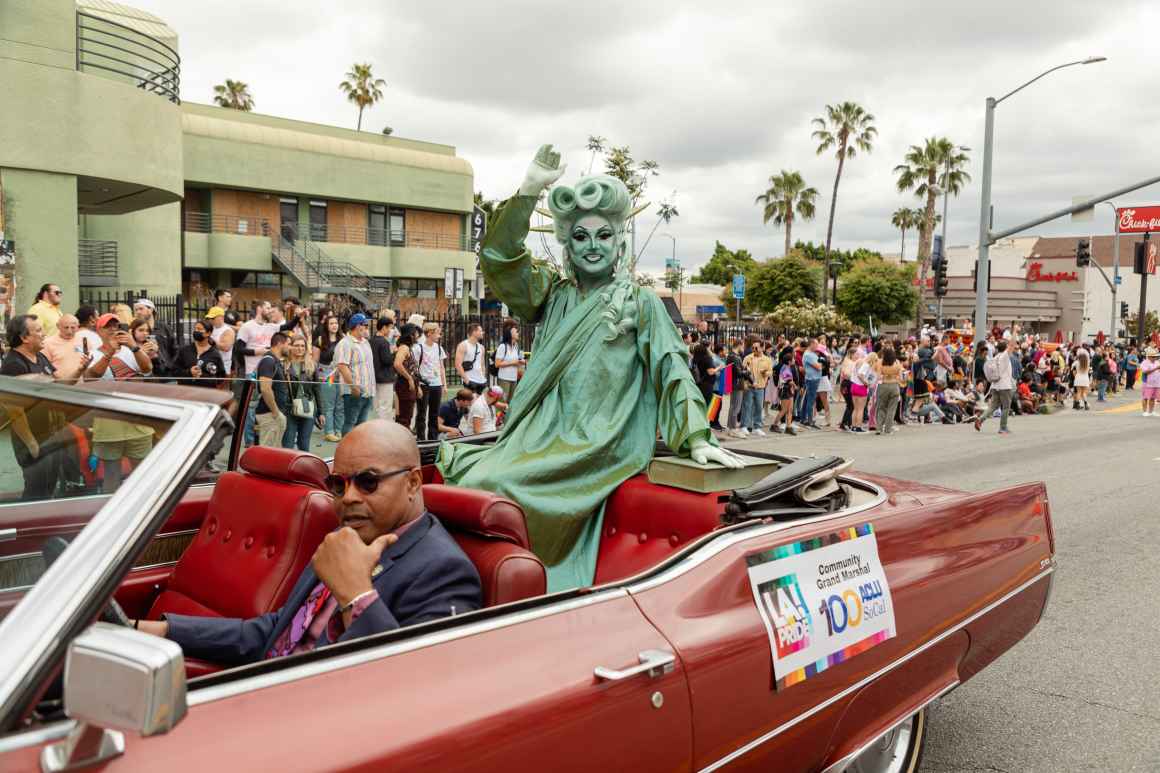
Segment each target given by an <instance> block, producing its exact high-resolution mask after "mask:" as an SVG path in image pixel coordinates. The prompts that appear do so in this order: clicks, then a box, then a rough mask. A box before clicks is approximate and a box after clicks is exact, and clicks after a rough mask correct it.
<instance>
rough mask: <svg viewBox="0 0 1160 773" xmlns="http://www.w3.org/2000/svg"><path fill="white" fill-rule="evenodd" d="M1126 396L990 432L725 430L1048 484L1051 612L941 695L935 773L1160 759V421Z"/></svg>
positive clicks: (791, 448)
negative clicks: (1054, 564) (1053, 553)
mask: <svg viewBox="0 0 1160 773" xmlns="http://www.w3.org/2000/svg"><path fill="white" fill-rule="evenodd" d="M1127 394H1128V395H1132V396H1133V397H1134V396H1135V394H1138V393H1131V392H1129V393H1127ZM1130 402H1131V401H1129V400H1128V399H1125V397H1123V396H1117V397H1112V398H1109V402H1108V404H1107V406H1106V408H1107V409H1110V410H1108V411H1107V412H1104V411H1105V406H1102V405H1099V404H1097V403H1095V402H1094V400H1093V401H1092V403H1091V406H1092V410H1091V411H1089V412H1073V411H1071V410H1070V409H1067V410H1064V411H1062V412H1060V413H1057V414H1053V415H1050V416H1026V417H1022V416H1016V417H1012V419H1011V424H1010V427H1011V430H1012V432H1011V434H1010V435H1007V436H999V435H997V434H996V432H997V430H998V428H999V427H998V421H997V420H994V421H988V422H987V424H985V425H984V427H983V431H982V433H977V432H975V431H974V430H973V429H972V428H970V427H967V426H942V425H938V426H934V425H931V426H911V427H905V428H903V429H901V430H900V431H899V432H898V433H896V434H894V435H889V436H876V435H873V434H867V435H851V434H848V433H844V432H837V431H833V430H828V431H811V430H803V431H802V432H803V434H802V435H799V436H798V437H796V438H790V437H785V436H782V435H775V436H771V437H769V438H765V439H760V440H755V441H753V440H747V441H727V445H728V446H730V447H736V448H738V449H742V448H745V447H753V448H764V449H777V450H778V451H781V452H783V453H792V454H806V453H811V452H814V451H819V452H832V453H836V454H839V455H842V456H844V457H846V458H853V459H854V460H855V464H854V467H855V469H863V470H867V471H873V472H878V473H883V474H887V475H893V476H897V477H901V478H907V479H912V480H918V481H923V482H927V483H935V484H941V485H946V486H952V487H955V488H960V489H964V490H967V491H985V490H988V489H995V488H1001V487H1004V486H1008V485H1013V484H1017V483H1025V482H1028V481H1036V480H1042V481H1046V483H1047V491H1048V496H1049V497H1050V501H1051V513H1052V519H1053V522H1054V525H1055V535H1056V549H1057V551H1058V553H1057V561H1058V569H1057V572H1056V575H1055V585H1054V588H1053V591H1052V596H1051V601H1050V604H1049V605H1048V608H1047V612H1046V614H1045V615H1044V618H1043V620H1042V621H1041V622H1040V624H1039V626H1038V627H1037V628H1036V629H1035V630H1034V631H1032V633H1031V635H1030V636H1029V637H1028V638H1026V639H1024V640H1023V641H1022V642H1021V643H1019V644H1018V645H1017V646H1016V647H1015V648H1014V649H1012V650H1011V651H1009V652H1008V653H1006V654H1005V655H1003V656H1002V657H1001V658H1000V659H999V660H998V661H997V662H995V663H993V664H992V665H991V666H990V667H988V668H987V669H985V670H984V671H983V672H982V673H981V674H979V675H978V676H976V677H975V678H973V679H972V680H971V681H969V682H967V683H966V684H964V685H963V686H961V687H959V688H958V689H957V690H955V691H954V692H952V693H951V694H949V695H948V696H946V697H945V698H944V699H943V700H942V701H940V702H939V703H938V704H937V705H936V706H935V707H934V709H933V710H932V712H931V714H930V724H929V726H928V727H929V735H928V739H927V746H926V753H925V757H924V760H923V765H922V770H923V771H925V772H926V773H952V772H953V773H966V772H968V771H1007V772H1009V773H1025V772H1026V773H1030V772H1032V771H1044V772H1045V773H1047V772H1051V773H1055V772H1056V771H1087V770H1093V771H1094V770H1098V771H1137V770H1138V771H1160V623H1158V622H1157V619H1158V617H1160V603H1158V602H1160V528H1158V527H1160V485H1157V477H1158V473H1160V417H1149V418H1145V417H1142V416H1141V415H1140V410H1139V408H1138V407H1136V408H1135V409H1134V410H1129V404H1130ZM1135 405H1136V406H1138V405H1139V404H1138V403H1135ZM836 421H837V418H836V417H835V423H836Z"/></svg>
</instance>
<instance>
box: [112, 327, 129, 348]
mask: <svg viewBox="0 0 1160 773" xmlns="http://www.w3.org/2000/svg"><path fill="white" fill-rule="evenodd" d="M113 340H114V341H116V342H117V344H118V345H119V346H128V347H129V348H132V347H133V336H131V335H129V332H128V331H127V330H118V331H117V334H116V335H115V336H113Z"/></svg>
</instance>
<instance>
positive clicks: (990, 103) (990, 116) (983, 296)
mask: <svg viewBox="0 0 1160 773" xmlns="http://www.w3.org/2000/svg"><path fill="white" fill-rule="evenodd" d="M1106 59H1107V57H1104V56H1089V57H1088V58H1086V59H1081V60H1079V61H1076V62H1066V63H1064V64H1060V65H1056V66H1055V67H1052V68H1051V69H1050V70H1045V71H1044V72H1042V73H1040V74H1039V75H1036V76H1035V77H1034V78H1032V79H1031V80H1029V81H1027V82H1026V83H1024V84H1023V85H1022V86H1020V87H1019V88H1017V89H1015V90H1014V91H1009V92H1007V93H1006V94H1004V95H1003V96H1001V97H999V98H998V99H995V98H994V97H987V112H986V120H985V129H984V138H983V180H982V194H981V195H980V197H979V199H980V201H979V264H978V268H977V269H976V271H975V275H976V277H977V279H976V285H977V287H978V295H977V296H976V298H975V330H976V331H984V330H986V329H987V290H988V289H989V288H988V287H987V285H988V284H990V282H989V279H990V276H991V274H990V271H989V270H988V267H987V264H988V262H989V260H990V255H991V252H990V249H991V245H992V244H994V242H995V241H996V240H997V239H999V238H1001V237H1000V236H999V235H996V234H992V233H991V157H992V155H993V154H994V143H995V107H996V106H997V105H998V104H999V103H1000V102H1002V101H1003V100H1004V99H1007V98H1008V97H1010V96H1012V95H1014V94H1015V93H1017V92H1019V91H1022V90H1023V89H1025V88H1027V87H1028V86H1030V85H1031V84H1032V83H1035V81H1037V80H1039V79H1040V78H1043V77H1044V76H1046V75H1048V74H1049V73H1053V72H1055V71H1056V70H1062V69H1063V68H1064V67H1072V66H1074V65H1077V64H1095V63H1096V62H1103V61H1106ZM1077 209H1078V208H1077ZM1065 214H1066V213H1065ZM943 222H944V223H946V218H945V217H944V218H943Z"/></svg>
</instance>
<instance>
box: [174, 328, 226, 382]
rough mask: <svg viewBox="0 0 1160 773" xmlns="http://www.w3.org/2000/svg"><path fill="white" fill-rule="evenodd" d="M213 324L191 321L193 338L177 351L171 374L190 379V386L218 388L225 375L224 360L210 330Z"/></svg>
mask: <svg viewBox="0 0 1160 773" xmlns="http://www.w3.org/2000/svg"><path fill="white" fill-rule="evenodd" d="M212 327H213V324H212V323H211V322H209V321H208V320H201V319H199V320H198V321H197V322H195V323H193V340H192V341H190V342H189V343H187V344H186V345H185V346H183V347H181V349H179V350H178V352H177V360H176V361H175V362H174V369H173V375H175V376H177V377H178V378H182V379H190V381H189V382H187V383H188V384H189V385H190V386H195V387H201V388H202V389H218V388H219V387H220V386H221V384H222V380H221V379H222V377H223V376H224V375H225V370H226V366H225V362H224V361H223V360H222V356H221V352H220V351H219V350H218V347H217V346H216V345H215V344H214V341H213V338H212V337H211V334H210V330H211V328H212Z"/></svg>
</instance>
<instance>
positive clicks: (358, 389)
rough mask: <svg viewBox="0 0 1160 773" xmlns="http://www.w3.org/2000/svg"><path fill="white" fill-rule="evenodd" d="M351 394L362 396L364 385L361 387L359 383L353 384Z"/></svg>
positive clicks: (352, 395)
mask: <svg viewBox="0 0 1160 773" xmlns="http://www.w3.org/2000/svg"><path fill="white" fill-rule="evenodd" d="M350 396H351V397H362V387H360V386H359V385H358V384H351V385H350Z"/></svg>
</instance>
